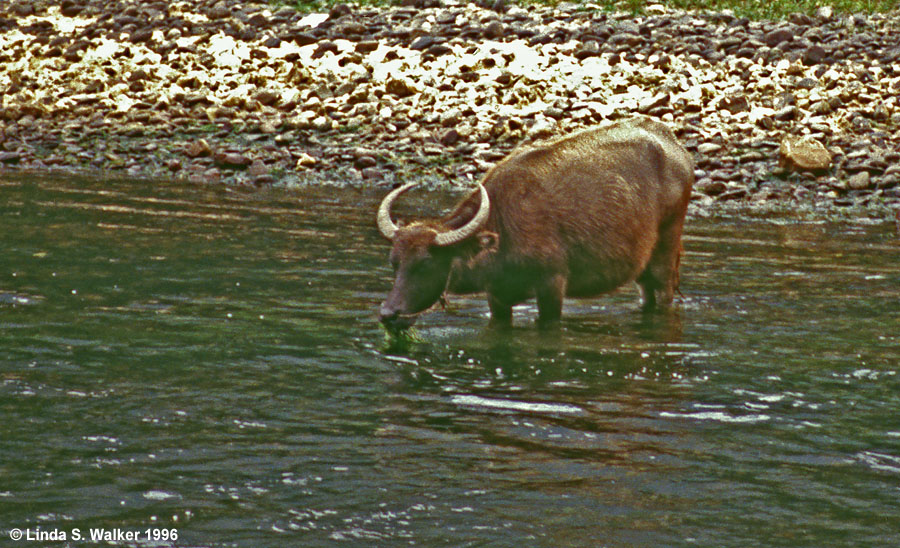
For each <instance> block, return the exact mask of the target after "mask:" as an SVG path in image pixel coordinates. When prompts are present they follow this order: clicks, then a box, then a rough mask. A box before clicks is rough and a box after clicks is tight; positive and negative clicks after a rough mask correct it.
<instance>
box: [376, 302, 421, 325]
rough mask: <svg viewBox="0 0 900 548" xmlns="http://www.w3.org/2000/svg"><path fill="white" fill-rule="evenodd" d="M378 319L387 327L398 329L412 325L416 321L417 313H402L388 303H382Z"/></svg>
mask: <svg viewBox="0 0 900 548" xmlns="http://www.w3.org/2000/svg"><path fill="white" fill-rule="evenodd" d="M378 320H379V321H380V322H381V324H382V325H384V326H385V327H386V328H388V329H390V330H393V331H398V330H403V329H409V328H410V327H412V324H413V323H414V322H415V321H416V315H415V314H401V313H400V311H399V310H396V309H394V308H392V307H390V306H388V305H387V304H382V305H381V308H380V309H379V311H378Z"/></svg>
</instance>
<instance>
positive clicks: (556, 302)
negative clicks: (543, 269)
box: [535, 274, 568, 327]
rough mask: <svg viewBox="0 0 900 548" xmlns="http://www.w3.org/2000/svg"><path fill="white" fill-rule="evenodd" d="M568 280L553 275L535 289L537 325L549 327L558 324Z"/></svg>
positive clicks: (558, 275) (560, 275) (559, 275)
mask: <svg viewBox="0 0 900 548" xmlns="http://www.w3.org/2000/svg"><path fill="white" fill-rule="evenodd" d="M567 282H568V280H567V279H566V276H565V275H563V274H554V275H552V276H550V277H549V278H548V279H547V280H546V281H545V282H544V283H542V284H540V285H538V286H537V287H536V288H535V295H536V296H537V306H538V325H540V326H542V327H549V326H553V325H556V324H558V323H559V320H560V318H561V317H562V306H563V298H564V297H565V295H566V285H567Z"/></svg>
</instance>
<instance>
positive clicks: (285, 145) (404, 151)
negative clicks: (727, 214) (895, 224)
mask: <svg viewBox="0 0 900 548" xmlns="http://www.w3.org/2000/svg"><path fill="white" fill-rule="evenodd" d="M480 4H482V5H483V6H482V5H479V4H477V3H470V2H462V1H459V0H445V1H444V2H442V5H441V6H439V7H428V6H430V4H429V2H420V3H419V5H418V6H417V7H416V6H412V7H410V6H402V5H401V6H395V7H387V8H371V7H358V8H356V7H351V6H350V5H337V6H335V7H334V8H332V9H331V10H330V12H329V13H321V14H300V13H297V12H296V11H294V10H292V9H290V8H288V7H274V6H273V5H272V4H271V3H269V2H265V3H264V2H259V1H254V0H247V1H238V0H210V1H205V2H199V1H196V0H191V1H187V2H164V1H162V0H155V1H148V2H131V1H126V0H108V1H104V2H100V1H99V0H79V1H78V2H77V3H76V2H67V3H66V4H65V6H66V8H65V10H63V9H61V5H60V3H52V2H27V3H22V2H7V3H3V2H0V94H2V102H0V119H2V120H3V123H2V124H0V154H4V155H5V156H3V157H4V158H7V160H4V162H0V169H13V167H11V166H19V167H21V168H29V167H36V168H41V166H46V165H52V166H60V167H71V168H85V167H86V168H89V169H94V168H98V169H110V170H120V169H121V170H135V169H137V170H139V169H140V168H141V166H146V170H147V171H148V172H153V170H155V169H159V170H163V172H164V173H165V174H171V173H178V175H179V176H185V177H186V178H190V177H193V176H195V175H196V176H197V177H198V178H200V179H203V180H207V181H209V180H219V179H223V180H226V181H241V180H244V179H245V178H255V180H269V179H268V177H270V176H271V175H270V174H272V173H276V174H278V175H277V176H278V177H296V176H298V173H299V174H300V175H299V176H300V177H307V176H308V175H309V174H310V173H312V172H318V171H324V170H340V171H342V172H343V171H346V174H347V175H348V177H346V178H344V177H342V179H346V180H354V181H361V180H365V179H366V178H367V177H381V176H391V177H393V176H396V177H406V176H418V175H421V174H437V175H439V176H441V177H443V178H446V179H447V180H450V181H459V180H467V178H468V176H473V177H477V176H478V175H479V173H480V172H482V171H483V170H484V169H487V168H489V167H490V165H491V164H492V163H493V162H495V161H496V159H497V158H502V157H503V156H504V155H505V154H506V153H507V152H509V150H511V149H512V147H514V146H516V145H517V144H519V143H522V142H528V141H533V140H536V139H541V138H550V137H553V136H557V135H561V134H563V133H568V132H571V131H574V130H577V129H579V128H582V127H585V126H588V125H592V124H596V123H599V122H604V121H609V120H615V119H618V118H621V117H623V116H628V115H630V114H633V113H635V112H642V113H645V114H647V115H649V116H652V117H655V118H657V119H660V120H662V121H664V122H665V123H667V124H669V125H671V126H672V127H673V128H675V130H676V131H677V133H678V135H679V137H680V138H682V139H683V141H684V142H685V143H686V146H687V147H688V149H689V150H691V151H692V152H694V153H695V154H696V160H697V162H698V181H701V182H702V184H701V185H700V188H702V189H704V190H703V191H701V192H700V194H702V196H705V197H707V198H709V197H714V198H712V199H714V200H724V199H744V198H750V199H753V200H758V199H765V197H766V196H773V197H775V196H779V197H785V196H788V195H792V193H794V192H795V191H797V192H799V187H800V186H803V185H806V186H803V188H804V191H805V192H807V193H811V195H813V196H817V195H819V194H822V193H825V194H826V195H827V194H828V193H836V194H838V195H841V196H844V195H847V194H851V195H856V194H859V195H871V196H877V197H879V198H881V197H885V198H886V199H888V198H889V199H895V198H894V197H895V195H896V194H898V193H894V192H893V189H894V188H895V187H896V186H897V185H898V184H900V180H898V179H900V173H898V172H897V171H891V169H890V168H891V166H892V165H896V164H898V160H896V159H895V160H890V159H888V160H884V161H882V160H879V158H884V157H885V156H884V155H882V156H879V154H878V151H879V150H883V151H893V150H900V72H898V70H897V69H896V67H897V66H900V65H898V63H900V46H898V45H897V43H896V40H895V36H896V33H894V32H893V29H896V27H897V25H898V24H900V19H898V15H895V14H892V15H873V16H863V17H846V16H844V15H842V14H841V15H837V14H834V13H833V12H829V11H828V10H825V9H820V10H818V11H817V13H816V15H815V16H814V17H809V16H796V17H790V18H788V20H787V21H779V22H772V21H749V20H746V19H742V18H739V17H736V16H734V15H732V14H729V13H704V14H689V13H685V12H680V11H677V10H674V9H670V8H668V7H665V6H661V5H657V6H653V7H651V8H648V9H647V11H646V13H645V14H644V15H638V16H635V15H632V14H628V13H609V12H603V11H599V10H594V9H591V8H590V7H588V6H586V5H585V6H581V7H579V6H577V5H574V4H572V5H568V4H563V5H560V6H557V7H554V8H549V7H547V8H545V7H542V6H540V5H532V6H529V7H528V8H527V9H523V8H521V7H519V6H515V5H508V4H504V5H500V6H499V7H498V9H492V7H491V6H489V5H487V4H491V3H490V2H488V3H484V2H482V3H480ZM501 4H502V2H501ZM484 6H487V7H484ZM63 11H65V12H66V13H69V14H70V15H66V13H63ZM94 133H96V135H95V134H94ZM800 135H807V136H809V137H810V139H812V140H814V141H815V142H816V143H818V146H817V147H816V146H812V145H811V144H810V143H806V144H805V145H804V144H797V142H796V140H797V139H798V137H792V136H800ZM788 139H791V140H790V141H787V140H788ZM145 140H150V141H152V142H154V143H157V144H158V145H159V146H158V148H155V149H153V150H147V149H144V148H143V147H141V146H140V145H142V144H143V141H145ZM59 142H72V143H74V144H77V145H78V146H79V150H78V151H75V152H70V151H69V150H68V148H66V149H65V150H64V147H61V146H59V145H54V144H52V143H59ZM133 142H136V145H134V144H133ZM782 142H786V143H787V144H785V145H784V146H780V145H782ZM47 143H50V144H47ZM863 143H865V144H863ZM204 144H205V146H204ZM360 147H363V148H366V149H368V150H374V151H378V153H377V154H374V153H373V154H369V155H366V156H365V158H364V159H361V158H360V157H359V155H355V154H353V152H352V151H353V149H356V148H360ZM780 148H786V149H787V150H786V151H785V152H779V150H780ZM137 151H140V152H137ZM214 151H215V152H219V153H221V154H228V153H231V154H239V155H242V156H243V158H241V159H240V161H237V162H234V164H235V165H236V166H239V167H237V168H235V167H229V166H228V165H226V164H229V162H223V161H221V160H222V159H221V158H220V160H219V161H217V159H216V156H215V154H214ZM823 151H824V152H823ZM829 151H831V152H833V153H834V155H835V158H834V159H833V160H832V159H831V157H830V155H829V156H828V158H827V160H826V157H825V155H826V154H830V153H829ZM13 158H15V160H13ZM389 158H397V159H399V158H403V161H392V160H388V159H389ZM235 159H236V158H235ZM249 159H252V160H251V161H249V162H248V161H247V160H249ZM256 160H259V162H261V163H262V165H264V166H265V168H266V169H265V171H266V173H262V171H263V168H262V167H260V164H257V167H256V168H253V162H254V161H256ZM779 164H781V165H783V166H784V167H783V168H782V169H780V170H779V168H778V167H777V166H778V165H779ZM251 172H252V173H251ZM363 172H365V173H363ZM862 172H866V173H867V174H868V176H869V181H868V183H867V184H866V185H865V186H864V185H862V184H861V183H862V176H859V180H858V181H855V182H854V184H853V185H851V184H850V183H849V181H850V179H851V178H852V177H854V176H856V175H857V174H859V173H862ZM819 173H825V176H824V177H825V178H827V179H828V181H820V182H821V184H819V183H818V182H816V180H817V179H816V176H818V174H819ZM411 174H412V175H411ZM773 174H775V175H778V176H785V177H788V178H789V179H791V180H792V181H800V182H802V184H800V185H793V186H791V187H790V191H782V190H778V191H777V192H775V191H773V190H772V188H771V184H772V183H771V180H772V177H773ZM820 178H821V176H820ZM832 178H833V181H832V180H831V179H832ZM760 197H762V198H760ZM773 199H774V198H773Z"/></svg>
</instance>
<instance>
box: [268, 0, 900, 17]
mask: <svg viewBox="0 0 900 548" xmlns="http://www.w3.org/2000/svg"><path fill="white" fill-rule="evenodd" d="M510 1H511V2H512V3H516V4H519V5H521V6H530V5H535V4H536V5H542V6H551V7H552V6H557V5H559V4H561V3H562V2H571V0H510ZM269 3H270V4H272V5H273V6H275V7H282V6H291V7H293V8H295V9H297V10H298V11H302V12H327V11H329V10H330V9H331V8H332V7H333V6H335V5H336V4H342V3H349V4H351V5H353V4H355V5H360V6H374V7H390V6H396V5H398V4H400V1H399V0H356V1H354V2H346V1H342V0H270V2H269ZM572 3H575V4H587V3H588V1H587V0H576V1H575V2H572ZM591 3H593V4H596V5H599V6H601V7H602V8H603V9H605V10H608V11H624V12H630V13H635V14H639V13H643V12H644V10H645V8H646V7H647V6H649V5H652V4H663V5H665V6H668V7H669V8H677V9H683V10H690V11H697V12H714V11H722V10H726V9H730V10H732V11H733V12H734V13H735V15H738V16H742V17H749V18H751V19H784V18H786V17H788V16H789V15H790V14H792V13H807V14H812V13H815V11H816V9H817V8H819V7H821V6H831V7H832V8H834V10H835V12H836V13H880V12H889V11H894V10H900V0H593V2H591Z"/></svg>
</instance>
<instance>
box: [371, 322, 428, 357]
mask: <svg viewBox="0 0 900 548" xmlns="http://www.w3.org/2000/svg"><path fill="white" fill-rule="evenodd" d="M381 328H382V329H383V330H384V351H385V352H403V351H405V350H408V349H409V348H411V347H412V346H415V345H416V344H419V343H423V342H425V339H423V338H422V336H421V335H419V332H418V331H416V329H415V328H414V327H409V328H406V329H399V328H393V329H392V328H389V327H385V326H384V325H382V326H381Z"/></svg>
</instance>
